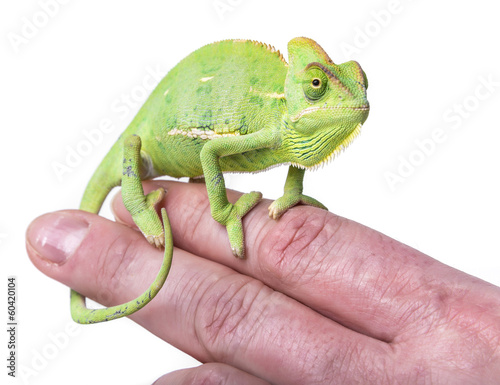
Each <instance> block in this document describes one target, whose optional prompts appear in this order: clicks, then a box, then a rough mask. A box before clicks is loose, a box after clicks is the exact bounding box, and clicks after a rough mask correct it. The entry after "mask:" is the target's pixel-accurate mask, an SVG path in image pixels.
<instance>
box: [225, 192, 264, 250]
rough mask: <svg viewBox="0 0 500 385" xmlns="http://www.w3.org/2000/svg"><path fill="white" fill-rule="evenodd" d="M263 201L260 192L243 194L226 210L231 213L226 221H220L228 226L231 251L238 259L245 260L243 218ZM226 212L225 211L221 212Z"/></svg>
mask: <svg viewBox="0 0 500 385" xmlns="http://www.w3.org/2000/svg"><path fill="white" fill-rule="evenodd" d="M261 199H262V194H261V193H260V192H256V191H252V192H251V193H247V194H243V195H242V196H241V197H240V198H239V199H238V201H237V202H236V203H235V204H229V205H228V206H227V208H226V210H227V211H228V212H229V213H228V214H227V215H226V217H225V219H224V220H218V222H219V223H222V224H223V225H225V226H226V229H227V235H228V237H229V243H230V244H231V251H232V252H233V255H234V256H235V257H237V258H240V259H244V258H245V239H244V236H243V223H242V218H243V217H244V216H245V214H246V213H248V212H249V211H250V210H251V209H252V208H253V207H254V206H255V205H256V204H257V203H259V201H260V200H261ZM221 211H225V210H221Z"/></svg>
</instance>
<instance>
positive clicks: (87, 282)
mask: <svg viewBox="0 0 500 385" xmlns="http://www.w3.org/2000/svg"><path fill="white" fill-rule="evenodd" d="M148 246H149V244H148V243H147V241H146V240H145V239H144V237H143V236H142V235H141V234H140V233H139V232H137V231H135V230H133V229H131V228H128V227H126V226H124V225H120V224H117V223H115V222H112V221H109V220H107V219H105V218H102V217H100V216H98V215H95V214H90V213H87V212H84V211H79V210H67V211H58V212H54V213H49V214H45V215H42V216H40V217H38V218H36V219H35V220H34V221H33V222H32V223H31V225H30V226H29V227H28V230H27V232H26V249H27V251H28V255H29V257H30V259H31V261H32V262H33V264H34V265H35V266H36V267H37V268H38V269H39V270H40V271H41V272H42V273H44V274H46V275H47V276H49V277H51V278H53V279H55V280H57V281H59V282H62V283H63V284H65V285H67V286H69V287H71V288H73V289H75V290H76V291H77V292H79V293H81V294H83V295H84V296H86V297H89V298H92V299H93V300H95V301H97V302H99V303H101V304H103V305H106V306H111V305H117V304H120V303H123V302H126V301H129V300H131V299H133V298H135V297H136V296H137V295H139V294H140V293H142V291H144V290H145V289H146V288H147V287H148V286H149V284H150V283H151V282H152V280H153V279H154V277H155V276H156V272H157V271H158V269H159V266H160V264H161V258H162V257H161V252H159V251H157V250H155V249H154V248H151V247H148ZM138 271H140V274H137V272H138Z"/></svg>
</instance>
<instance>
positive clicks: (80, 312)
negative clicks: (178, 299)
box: [71, 208, 173, 324]
mask: <svg viewBox="0 0 500 385" xmlns="http://www.w3.org/2000/svg"><path fill="white" fill-rule="evenodd" d="M161 216H162V220H163V229H164V231H165V254H164V256H163V263H162V265H161V268H160V271H159V272H158V274H157V276H156V278H155V280H154V281H153V283H152V284H151V286H150V287H149V288H148V289H147V290H146V291H145V292H144V293H143V294H142V295H141V296H139V297H138V298H136V299H133V300H132V301H129V302H127V303H124V304H122V305H117V306H112V307H108V308H106V309H88V308H87V307H86V305H85V297H84V296H82V295H81V294H80V293H77V292H76V291H74V290H71V316H72V318H73V320H74V321H75V322H78V323H81V324H91V323H97V322H103V321H111V320H114V319H117V318H121V317H125V316H128V315H130V314H132V313H134V312H136V311H137V310H139V309H141V308H142V307H144V306H145V305H146V304H148V303H149V302H150V301H151V300H152V299H153V298H154V297H155V296H156V294H158V292H159V291H160V289H161V287H162V286H163V284H164V283H165V280H166V279H167V275H168V273H169V271H170V266H171V265H172V254H173V241H172V231H171V229H170V222H169V220H168V217H167V212H166V210H165V209H164V208H162V209H161Z"/></svg>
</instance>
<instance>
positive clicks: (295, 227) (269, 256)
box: [259, 210, 349, 285]
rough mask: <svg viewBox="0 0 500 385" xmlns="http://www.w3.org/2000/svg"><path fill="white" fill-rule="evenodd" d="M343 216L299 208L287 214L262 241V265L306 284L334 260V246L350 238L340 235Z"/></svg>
mask: <svg viewBox="0 0 500 385" xmlns="http://www.w3.org/2000/svg"><path fill="white" fill-rule="evenodd" d="M343 222H344V221H343V220H342V218H340V217H336V216H332V215H331V214H328V215H325V214H324V213H317V212H308V211H307V210H302V211H301V212H299V210H297V211H294V212H290V213H289V215H284V216H283V217H282V218H281V219H280V221H279V222H278V226H275V227H274V229H273V230H272V231H270V232H267V233H265V234H263V239H262V242H260V244H259V255H265V256H266V257H265V258H262V259H260V260H259V263H260V264H261V266H260V269H261V270H262V273H263V274H265V275H266V276H271V277H274V279H278V280H280V281H286V282H288V284H291V285H294V284H298V283H300V284H304V283H307V282H308V281H310V280H313V279H314V278H315V277H316V276H317V275H318V273H319V272H321V271H325V269H327V268H329V266H328V264H331V263H332V260H331V258H330V257H331V254H332V250H335V249H342V248H343V247H344V244H345V242H348V241H349V240H346V239H345V238H342V237H337V236H336V235H337V233H338V231H339V229H340V228H341V227H342V226H343Z"/></svg>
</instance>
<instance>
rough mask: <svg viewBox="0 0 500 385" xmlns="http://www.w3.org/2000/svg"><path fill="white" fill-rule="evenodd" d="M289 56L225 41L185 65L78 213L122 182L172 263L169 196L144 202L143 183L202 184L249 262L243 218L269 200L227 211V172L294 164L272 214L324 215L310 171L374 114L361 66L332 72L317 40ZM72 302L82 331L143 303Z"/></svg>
mask: <svg viewBox="0 0 500 385" xmlns="http://www.w3.org/2000/svg"><path fill="white" fill-rule="evenodd" d="M288 53H289V64H287V63H286V62H285V60H284V59H283V57H282V55H281V54H280V53H279V51H276V50H275V49H274V48H273V47H270V46H268V45H266V44H262V43H258V42H254V41H249V40H226V41H221V42H217V43H213V44H209V45H206V46H204V47H202V48H200V49H198V50H197V51H195V52H193V53H192V54H191V55H189V56H187V57H186V58H185V59H184V60H182V61H181V62H180V63H179V64H178V65H177V66H175V67H174V68H173V69H172V70H171V71H170V72H169V73H168V74H167V76H166V77H165V78H164V79H163V80H162V81H161V82H160V84H159V85H158V86H157V87H156V89H155V90H154V91H153V93H152V94H151V96H150V97H149V98H148V100H147V101H146V103H145V104H144V106H143V107H142V108H141V110H140V111H139V113H138V114H137V116H136V117H135V118H134V120H133V121H132V123H131V124H130V126H129V127H128V128H127V129H126V131H125V132H124V133H123V134H122V136H121V137H120V138H119V139H118V141H117V142H116V143H115V145H114V146H113V148H112V149H111V150H110V152H109V153H108V155H107V156H106V157H105V159H104V160H103V161H102V163H101V165H100V166H99V168H98V169H97V171H96V172H95V174H94V176H93V177H92V179H91V181H90V182H89V184H88V186H87V189H86V191H85V194H84V196H83V199H82V203H81V206H80V208H81V209H82V210H86V211H90V212H93V213H97V212H99V210H100V207H101V205H102V202H103V201H104V199H105V197H106V195H107V194H108V193H109V191H110V190H111V189H112V188H113V187H115V186H118V185H120V183H121V184H122V186H123V189H122V195H123V199H124V203H125V206H126V207H127V209H128V210H129V211H130V213H131V214H132V218H133V220H134V222H135V223H136V224H137V226H138V227H139V228H140V229H141V231H142V232H143V234H144V235H145V236H146V238H147V239H148V241H149V242H150V243H152V244H155V245H156V246H161V245H163V244H164V243H166V246H165V250H166V253H165V259H164V261H165V262H164V263H167V264H168V260H169V257H168V255H167V254H169V253H170V252H167V249H168V250H171V249H172V247H173V246H172V242H171V239H170V236H169V234H167V232H169V230H166V229H164V228H163V226H162V223H161V221H160V218H159V217H158V214H157V212H156V210H155V204H156V203H157V202H158V201H159V200H161V199H162V198H163V195H164V192H163V190H157V191H154V192H152V193H150V194H148V195H147V196H144V192H143V190H142V185H141V180H144V179H148V178H153V177H156V176H160V175H170V176H173V177H190V178H196V177H204V179H205V183H206V187H207V192H208V197H209V200H210V208H211V212H212V216H213V218H214V219H215V220H216V221H218V222H219V223H221V224H222V225H224V226H226V228H227V232H228V236H229V242H230V244H231V249H232V251H233V254H234V255H235V256H237V257H239V258H244V255H245V250H244V237H243V227H242V222H241V221H242V217H243V216H244V215H245V214H246V213H247V212H248V211H249V210H251V209H252V207H253V206H255V205H256V204H257V202H258V201H259V200H260V199H261V194H260V193H257V192H251V193H248V194H244V195H243V196H242V197H241V198H240V199H238V201H237V202H236V203H234V204H231V203H229V201H228V200H227V196H226V188H225V184H224V177H223V172H224V171H235V172H253V171H259V170H265V169H267V168H269V167H271V166H274V165H279V164H289V165H290V168H289V171H288V176H287V179H286V182H285V190H284V194H283V196H282V197H281V198H279V199H277V200H276V201H274V202H273V203H272V204H271V205H270V206H269V215H270V216H271V217H272V218H274V219H278V218H279V217H280V216H281V215H282V214H283V213H284V212H285V211H286V210H288V209H289V208H290V207H293V206H295V205H297V204H300V203H302V204H307V205H312V206H316V207H320V208H323V209H326V207H324V206H323V205H322V204H321V203H319V202H318V201H316V200H315V199H313V198H311V197H308V196H306V195H303V194H302V181H303V177H304V170H305V169H314V168H316V167H318V166H319V165H321V164H324V163H325V162H327V161H329V160H331V159H332V158H333V157H334V156H335V155H337V154H338V153H339V152H340V151H342V150H343V149H344V148H345V147H346V146H347V145H348V144H349V143H350V142H351V141H352V140H353V139H354V137H355V136H356V135H357V134H358V133H359V130H360V128H361V125H362V124H363V123H364V121H365V120H366V118H367V116H368V112H369V105H368V101H367V98H366V88H367V87H368V82H367V80H366V76H365V74H364V72H363V70H362V69H361V67H360V66H359V64H358V63H356V62H353V61H351V62H347V63H344V64H340V65H336V64H334V63H333V61H332V60H331V59H330V58H329V57H328V55H327V54H326V53H325V52H324V51H323V49H322V48H321V47H320V46H319V45H318V44H317V43H316V42H314V41H313V40H311V39H307V38H303V37H301V38H296V39H293V40H291V41H290V42H289V43H288ZM123 151H124V152H123ZM165 236H167V242H165V238H164V237H165ZM167 273H168V270H167ZM165 277H166V276H165ZM165 277H160V275H159V276H158V277H157V280H159V279H162V280H163V281H164V278H165ZM155 282H156V281H155ZM158 290H159V288H158ZM150 294H151V292H150V291H147V292H146V293H144V294H143V296H144V295H145V296H146V297H150V296H151V295H150ZM71 302H72V307H71V309H72V315H73V318H74V319H75V320H76V321H77V322H80V323H93V322H100V321H104V320H109V319H114V318H118V317H121V316H125V315H129V314H131V313H133V312H134V311H136V310H138V309H139V308H140V307H142V306H144V304H145V303H144V304H143V303H141V304H138V306H137V307H134V308H133V309H132V308H130V307H126V306H127V305H128V304H124V305H120V306H118V307H113V308H111V309H112V311H109V309H102V310H101V309H99V310H90V309H87V308H86V307H85V298H84V297H83V296H81V295H80V294H78V293H76V292H74V291H72V300H71ZM132 302H133V301H132Z"/></svg>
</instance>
